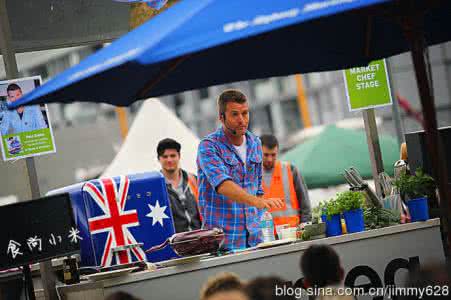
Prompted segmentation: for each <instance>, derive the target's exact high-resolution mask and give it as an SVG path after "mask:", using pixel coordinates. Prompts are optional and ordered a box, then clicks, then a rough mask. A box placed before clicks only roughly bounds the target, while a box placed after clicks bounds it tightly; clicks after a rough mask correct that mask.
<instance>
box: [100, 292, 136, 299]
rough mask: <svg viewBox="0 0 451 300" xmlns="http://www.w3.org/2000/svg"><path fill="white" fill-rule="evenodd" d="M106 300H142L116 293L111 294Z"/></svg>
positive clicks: (124, 293) (127, 294)
mask: <svg viewBox="0 0 451 300" xmlns="http://www.w3.org/2000/svg"><path fill="white" fill-rule="evenodd" d="M105 300H140V299H139V298H136V297H134V296H132V295H130V294H129V293H126V292H121V291H120V292H115V293H113V294H110V295H109V296H108V297H106V298H105Z"/></svg>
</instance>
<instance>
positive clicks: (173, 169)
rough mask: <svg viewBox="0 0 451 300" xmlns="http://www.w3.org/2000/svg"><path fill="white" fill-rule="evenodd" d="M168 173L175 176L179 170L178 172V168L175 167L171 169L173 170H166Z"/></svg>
mask: <svg viewBox="0 0 451 300" xmlns="http://www.w3.org/2000/svg"><path fill="white" fill-rule="evenodd" d="M164 170H165V171H166V172H167V173H170V174H174V173H175V172H177V170H178V168H177V167H174V168H171V169H164Z"/></svg>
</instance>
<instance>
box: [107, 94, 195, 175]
mask: <svg viewBox="0 0 451 300" xmlns="http://www.w3.org/2000/svg"><path fill="white" fill-rule="evenodd" d="M164 138H172V139H175V140H176V141H178V142H179V143H180V144H181V145H182V149H181V161H180V163H181V167H182V168H183V169H185V170H187V171H189V172H192V173H197V167H196V155H197V146H198V145H199V139H198V138H197V137H196V136H195V135H194V134H193V132H192V131H191V130H190V129H189V128H188V127H186V126H185V124H184V123H183V122H182V121H181V120H180V119H179V118H177V116H176V115H175V114H174V113H173V112H172V111H171V110H169V109H168V108H167V107H166V106H165V105H164V104H163V103H161V102H160V101H159V100H158V99H148V100H146V101H145V102H144V103H143V105H142V107H141V109H140V111H139V112H138V114H137V115H136V118H135V120H134V122H133V124H132V126H131V128H130V130H129V132H128V135H127V138H126V139H125V141H124V143H123V144H122V146H121V149H120V150H119V152H118V153H117V155H116V157H115V158H114V160H113V161H112V162H111V164H110V165H109V166H108V167H107V168H106V170H105V171H104V173H103V174H102V177H106V176H117V175H126V174H133V173H142V172H147V171H158V170H160V164H159V162H158V159H157V151H156V148H157V144H158V142H159V141H160V140H162V139H164Z"/></svg>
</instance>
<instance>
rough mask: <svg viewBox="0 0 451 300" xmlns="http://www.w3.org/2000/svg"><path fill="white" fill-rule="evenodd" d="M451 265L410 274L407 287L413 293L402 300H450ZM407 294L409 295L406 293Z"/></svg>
mask: <svg viewBox="0 0 451 300" xmlns="http://www.w3.org/2000/svg"><path fill="white" fill-rule="evenodd" d="M450 286H451V265H450V264H448V265H446V264H435V265H428V266H423V267H420V269H418V270H414V271H411V272H409V275H408V278H407V282H406V287H407V288H409V290H410V291H411V293H410V294H409V295H402V297H398V299H401V300H413V299H422V300H429V299H450V298H451V297H450V291H449V289H450ZM406 294H407V293H406Z"/></svg>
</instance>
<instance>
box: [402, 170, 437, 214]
mask: <svg viewBox="0 0 451 300" xmlns="http://www.w3.org/2000/svg"><path fill="white" fill-rule="evenodd" d="M394 185H395V186H396V187H397V188H398V190H399V193H400V194H401V196H402V197H403V199H404V200H405V201H406V203H407V207H408V208H409V213H410V217H411V221H412V222H415V221H426V220H428V219H429V207H428V198H431V197H432V196H433V195H434V193H435V188H436V184H435V181H434V179H433V178H432V177H431V176H429V175H427V174H425V173H424V172H423V170H422V169H420V168H418V169H417V170H416V172H415V175H409V174H407V173H406V172H403V173H402V174H401V175H400V176H399V178H398V179H397V180H395V182H394Z"/></svg>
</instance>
